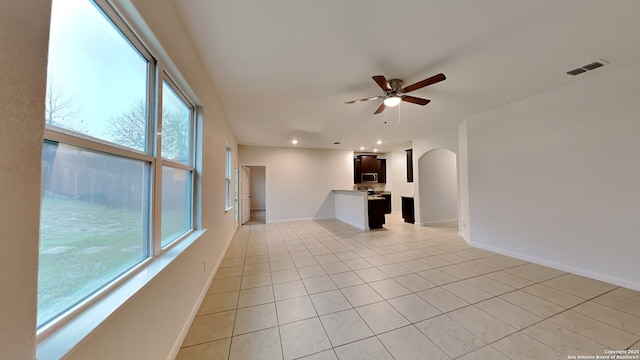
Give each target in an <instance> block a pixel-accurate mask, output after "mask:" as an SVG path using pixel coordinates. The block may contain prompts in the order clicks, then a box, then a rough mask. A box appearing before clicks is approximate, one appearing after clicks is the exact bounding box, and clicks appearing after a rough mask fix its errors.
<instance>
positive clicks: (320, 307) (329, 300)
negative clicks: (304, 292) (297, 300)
mask: <svg viewBox="0 0 640 360" xmlns="http://www.w3.org/2000/svg"><path fill="white" fill-rule="evenodd" d="M311 301H312V302H313V305H314V306H315V309H316V311H317V312H318V315H326V314H329V313H334V312H338V311H342V310H347V309H351V308H352V306H351V304H350V303H349V301H348V300H347V298H345V297H344V295H342V292H340V291H339V290H333V291H326V292H321V293H318V294H313V295H311Z"/></svg>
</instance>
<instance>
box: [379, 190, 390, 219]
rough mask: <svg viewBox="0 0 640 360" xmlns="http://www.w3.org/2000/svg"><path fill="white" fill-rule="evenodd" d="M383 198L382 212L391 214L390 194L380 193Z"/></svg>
mask: <svg viewBox="0 0 640 360" xmlns="http://www.w3.org/2000/svg"><path fill="white" fill-rule="evenodd" d="M380 196H382V197H383V198H384V213H385V214H391V194H381V195H380Z"/></svg>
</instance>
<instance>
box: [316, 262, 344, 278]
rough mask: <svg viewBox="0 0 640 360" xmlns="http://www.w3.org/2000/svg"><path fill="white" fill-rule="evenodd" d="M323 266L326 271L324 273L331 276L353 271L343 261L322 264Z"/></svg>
mask: <svg viewBox="0 0 640 360" xmlns="http://www.w3.org/2000/svg"><path fill="white" fill-rule="evenodd" d="M321 266H322V268H323V269H324V271H325V272H326V273H327V274H329V275H332V274H339V273H344V272H348V271H351V269H350V268H349V267H348V266H347V265H345V263H343V262H342V261H338V262H332V263H328V264H322V265H321Z"/></svg>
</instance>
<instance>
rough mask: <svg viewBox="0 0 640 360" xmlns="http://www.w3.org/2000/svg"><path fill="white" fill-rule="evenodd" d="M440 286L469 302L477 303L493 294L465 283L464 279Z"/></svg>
mask: <svg viewBox="0 0 640 360" xmlns="http://www.w3.org/2000/svg"><path fill="white" fill-rule="evenodd" d="M442 288H443V289H445V290H447V291H448V292H450V293H452V294H454V295H456V296H458V297H459V298H461V299H463V300H465V301H466V302H468V303H470V304H473V303H477V302H479V301H483V300H486V299H489V298H492V297H493V295H491V294H489V293H488V292H486V291H484V290H482V289H480V288H477V287H475V286H473V285H471V284H469V283H466V282H464V281H459V282H454V283H451V284H447V285H443V286H442Z"/></svg>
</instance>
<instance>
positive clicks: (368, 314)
mask: <svg viewBox="0 0 640 360" xmlns="http://www.w3.org/2000/svg"><path fill="white" fill-rule="evenodd" d="M356 311H357V312H358V314H360V317H362V319H364V321H365V322H366V323H367V325H369V328H370V329H371V330H373V332H374V333H375V334H380V333H383V332H387V331H389V330H393V329H397V328H399V327H403V326H406V325H409V321H407V319H405V318H404V316H402V315H401V314H400V313H399V312H398V311H397V310H396V309H394V308H393V306H391V305H389V303H387V302H386V301H381V302H377V303H373V304H369V305H365V306H361V307H358V308H356Z"/></svg>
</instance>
